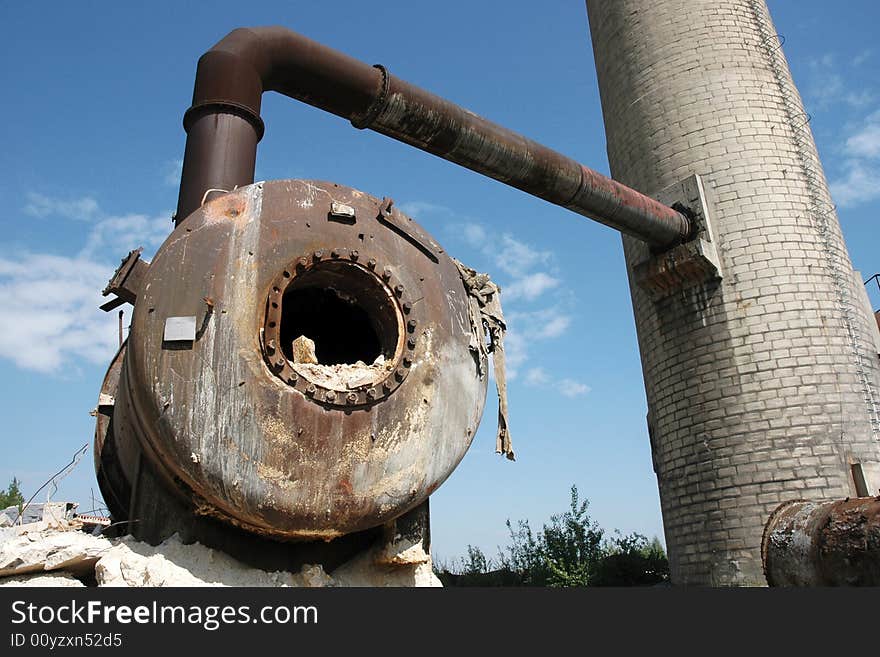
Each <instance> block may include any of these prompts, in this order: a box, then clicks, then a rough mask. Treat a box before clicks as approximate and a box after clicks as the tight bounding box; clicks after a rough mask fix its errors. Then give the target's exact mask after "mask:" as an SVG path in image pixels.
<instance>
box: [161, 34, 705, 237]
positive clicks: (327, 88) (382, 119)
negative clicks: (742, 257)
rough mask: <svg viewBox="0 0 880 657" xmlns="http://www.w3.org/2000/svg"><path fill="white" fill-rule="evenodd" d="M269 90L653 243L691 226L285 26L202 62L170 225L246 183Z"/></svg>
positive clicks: (235, 41)
mask: <svg viewBox="0 0 880 657" xmlns="http://www.w3.org/2000/svg"><path fill="white" fill-rule="evenodd" d="M265 91H276V92H278V93H281V94H283V95H285V96H289V97H291V98H294V99H296V100H300V101H302V102H304V103H307V104H309V105H312V106H314V107H318V108H320V109H323V110H325V111H327V112H330V113H332V114H335V115H337V116H340V117H343V118H345V119H348V120H349V121H351V123H352V125H354V126H355V127H356V128H360V129H363V128H370V129H372V130H375V131H376V132H379V133H381V134H384V135H387V136H389V137H393V138H394V139H397V140H399V141H402V142H403V143H406V144H409V145H411V146H415V147H416V148H419V149H421V150H424V151H427V152H429V153H433V154H434V155H437V156H439V157H442V158H443V159H446V160H449V161H450V162H454V163H455V164H459V165H462V166H464V167H467V168H468V169H471V170H472V171H476V172H478V173H482V174H483V175H486V176H488V177H490V178H494V179H495V180H498V181H500V182H503V183H505V184H508V185H511V186H512V187H516V188H517V189H520V190H522V191H524V192H527V193H528V194H532V195H534V196H537V197H539V198H542V199H544V200H546V201H549V202H550V203H554V204H556V205H559V206H562V207H564V208H567V209H569V210H572V211H574V212H576V213H578V214H581V215H583V216H586V217H589V218H591V219H595V220H596V221H599V222H600V223H603V224H605V225H607V226H610V227H612V228H615V229H617V230H619V231H621V232H623V233H626V234H628V235H632V236H634V237H637V238H639V239H641V240H643V241H645V242H647V243H648V244H650V245H652V246H654V247H657V248H663V247H669V246H672V245H674V244H677V243H679V242H681V241H684V240H685V239H687V237H688V236H689V234H690V232H691V226H690V222H689V221H688V219H687V218H686V217H685V216H684V215H682V214H681V213H679V212H677V211H676V210H674V209H672V208H669V207H667V206H665V205H663V204H661V203H659V202H657V201H655V200H654V199H652V198H650V197H648V196H645V195H643V194H641V193H639V192H637V191H635V190H633V189H630V188H629V187H626V186H625V185H622V184H620V183H618V182H616V181H614V180H612V179H610V178H608V177H606V176H603V175H602V174H600V173H598V172H596V171H593V170H592V169H589V168H587V167H585V166H584V165H582V164H580V163H578V162H576V161H575V160H572V159H571V158H568V157H566V156H564V155H562V154H560V153H558V152H556V151H554V150H552V149H550V148H547V147H546V146H543V145H541V144H539V143H537V142H535V141H532V140H530V139H527V138H526V137H523V136H522V135H519V134H517V133H515V132H513V131H511V130H508V129H506V128H503V127H501V126H499V125H497V124H495V123H492V122H490V121H487V120H486V119H484V118H482V117H480V116H477V115H476V114H474V113H472V112H469V111H468V110H466V109H464V108H462V107H459V106H458V105H455V104H454V103H451V102H449V101H448V100H445V99H443V98H440V97H438V96H435V95H434V94H431V93H429V92H427V91H425V90H423V89H420V88H419V87H416V86H414V85H411V84H409V83H408V82H405V81H403V80H400V79H399V78H396V77H394V76H393V75H390V74H389V73H388V72H387V71H386V70H385V68H384V67H382V66H369V65H367V64H364V63H363V62H360V61H358V60H356V59H353V58H351V57H349V56H347V55H344V54H343V53H340V52H338V51H336V50H333V49H331V48H328V47H326V46H323V45H321V44H319V43H316V42H315V41H312V40H311V39H308V38H306V37H304V36H301V35H299V34H296V33H295V32H291V31H290V30H287V29H285V28H282V27H257V28H239V29H237V30H234V31H232V32H230V33H229V34H228V35H227V36H226V37H224V38H223V39H222V40H221V41H220V42H218V43H217V44H216V45H215V46H214V47H213V48H211V49H210V50H209V51H208V52H206V53H205V54H204V55H202V57H201V58H200V59H199V63H198V69H197V72H196V81H195V89H194V91H193V102H192V106H191V107H190V108H189V110H187V112H186V115H185V116H184V128H185V129H186V131H187V142H186V151H185V154H184V161H183V174H182V177H181V184H180V196H179V198H178V205H177V213H176V222H177V223H179V222H181V221H183V219H185V218H186V217H187V216H188V215H189V214H190V213H192V212H193V211H194V210H196V209H197V208H198V207H199V206H200V205H201V204H202V202H203V201H204V200H205V198H206V196H207V195H208V194H209V192H210V190H212V189H221V190H231V189H233V188H234V187H236V186H242V185H247V184H250V183H252V182H253V176H254V166H255V161H256V149H257V142H259V140H260V138H261V137H262V135H263V129H264V128H263V122H262V120H261V119H260V100H261V96H262V94H263V92H265Z"/></svg>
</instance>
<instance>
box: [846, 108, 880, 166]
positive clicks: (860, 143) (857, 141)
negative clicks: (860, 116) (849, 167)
mask: <svg viewBox="0 0 880 657" xmlns="http://www.w3.org/2000/svg"><path fill="white" fill-rule="evenodd" d="M868 121H869V123H868V124H867V125H866V126H864V127H863V128H862V129H861V130H860V131H858V132H857V133H856V134H854V135H852V136H850V137H849V138H848V139H847V140H846V152H847V153H848V154H849V155H850V156H851V157H866V158H876V157H880V115H878V114H874V115H873V116H872V117H869V119H868Z"/></svg>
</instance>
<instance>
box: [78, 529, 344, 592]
mask: <svg viewBox="0 0 880 657" xmlns="http://www.w3.org/2000/svg"><path fill="white" fill-rule="evenodd" d="M95 577H96V579H97V581H98V586H137V587H156V586H192V587H201V586H256V587H271V586H327V585H328V583H329V581H330V578H329V577H328V576H327V574H326V573H324V571H323V569H321V567H320V566H305V567H304V568H303V569H302V571H301V572H300V573H289V572H283V571H275V572H266V571H263V570H259V569H257V568H251V567H250V566H247V565H245V564H243V563H241V562H240V561H237V560H236V559H233V558H232V557H230V556H229V555H227V554H224V553H223V552H218V551H217V550H213V549H211V548H208V547H205V546H204V545H201V544H199V543H192V544H190V545H184V544H183V543H181V542H180V540H179V539H178V538H177V536H176V535H175V536H172V537H171V538H169V539H167V540H166V541H164V542H163V543H161V544H159V545H156V546H153V545H148V544H146V543H141V542H139V541H136V540H135V539H133V538H131V537H125V538H123V539H120V540H119V541H118V542H117V544H116V545H115V546H113V547H112V549H110V550H109V551H108V552H107V553H106V554H104V555H103V556H102V558H101V559H100V561H98V562H97V564H96V566H95Z"/></svg>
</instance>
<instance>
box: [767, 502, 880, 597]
mask: <svg viewBox="0 0 880 657" xmlns="http://www.w3.org/2000/svg"><path fill="white" fill-rule="evenodd" d="M761 556H762V559H763V562H764V574H765V576H766V578H767V583H768V584H769V585H770V586H880V497H857V498H852V499H850V498H847V499H845V500H838V501H836V502H807V501H802V500H799V501H793V502H786V503H784V504H782V505H780V506H779V507H778V508H777V509H776V510H775V511H774V512H773V514H772V515H771V516H770V519H769V520H768V521H767V525H766V526H765V527H764V536H763V539H762V541H761Z"/></svg>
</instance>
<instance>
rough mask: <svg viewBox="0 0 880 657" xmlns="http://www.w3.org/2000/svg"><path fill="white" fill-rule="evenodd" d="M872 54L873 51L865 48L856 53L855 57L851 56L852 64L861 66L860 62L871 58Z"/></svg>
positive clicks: (862, 62)
mask: <svg viewBox="0 0 880 657" xmlns="http://www.w3.org/2000/svg"><path fill="white" fill-rule="evenodd" d="M872 54H873V51H872V50H871V49H870V48H868V49H867V50H863V51H862V52H860V53H859V54H858V55H856V56H855V57H853V58H852V62H851V63H852V65H853V66H861V65H862V64H864V63H865V62H866V61H868V60H869V59H870V58H871V55H872Z"/></svg>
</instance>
